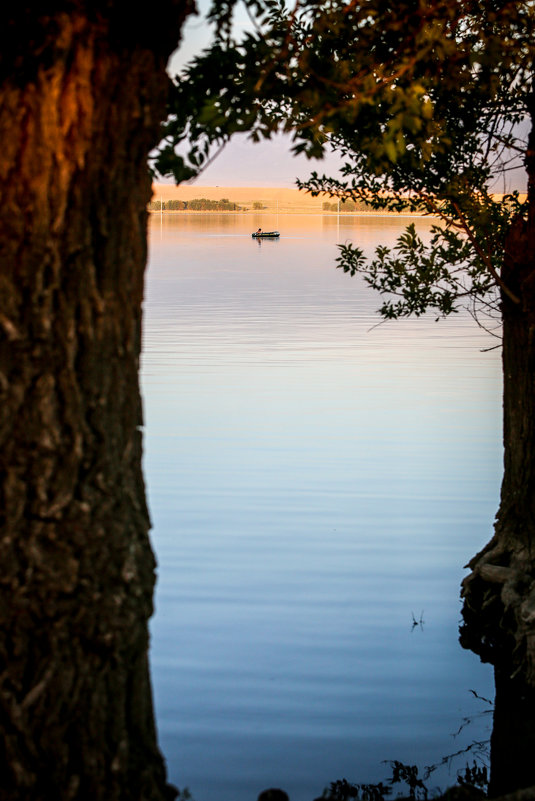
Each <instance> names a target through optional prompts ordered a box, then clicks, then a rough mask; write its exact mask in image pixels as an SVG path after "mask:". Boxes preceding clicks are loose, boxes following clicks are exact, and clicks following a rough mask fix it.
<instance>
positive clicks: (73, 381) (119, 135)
mask: <svg viewBox="0 0 535 801" xmlns="http://www.w3.org/2000/svg"><path fill="white" fill-rule="evenodd" d="M47 5H48V7H47V9H46V11H45V12H43V13H41V15H40V16H39V15H38V14H37V12H36V11H34V10H31V11H30V10H28V9H26V8H25V7H23V6H17V4H8V5H6V6H5V7H4V9H3V11H2V12H0V16H1V18H2V19H1V25H0V28H1V31H2V33H1V34H0V39H1V41H0V45H2V46H1V47H0V79H1V85H2V88H1V105H0V141H1V142H2V152H1V154H0V188H1V218H0V259H1V272H0V394H1V403H0V479H1V483H0V514H1V526H2V528H1V540H0V765H1V778H0V782H1V789H0V796H1V798H2V799H18V801H20V799H23V798H24V799H43V800H44V799H46V800H47V801H51V799H54V801H60V800H62V799H85V798H87V799H92V801H98V800H99V799H102V801H104V799H106V801H113V800H114V799H149V798H150V799H164V798H168V797H172V796H173V791H172V790H171V788H169V787H168V786H167V783H166V777H165V768H164V764H163V760H162V758H161V756H160V753H159V751H158V747H157V742H156V735H155V730H154V723H153V712H152V700H151V689H150V681H149V673H148V667H147V650H148V633H147V620H148V617H149V616H150V614H151V611H152V589H153V583H154V559H153V555H152V552H151V548H150V544H149V539H148V533H147V532H148V528H149V519H148V514H147V509H146V504H145V496H144V487H143V478H142V474H141V433H140V425H141V422H142V417H141V403H140V395H139V389H138V360H139V351H140V332H141V302H142V296H143V270H144V266H145V262H146V212H145V208H146V204H147V201H148V200H149V198H150V181H149V177H148V174H147V168H146V161H147V154H148V152H149V150H150V148H151V147H152V146H153V145H154V143H155V142H156V141H157V138H158V127H159V120H160V119H161V118H162V116H163V115H164V113H165V97H166V89H167V78H166V74H165V65H166V61H167V58H168V55H169V54H170V52H171V51H172V49H173V48H174V46H175V44H176V41H177V39H178V35H179V32H180V27H181V24H182V21H183V19H184V17H185V15H186V13H187V11H188V5H189V4H188V2H187V0H176V1H175V0H164V1H163V2H161V3H159V5H158V20H157V25H156V24H155V23H152V22H151V20H150V19H148V13H147V12H146V10H145V11H143V12H142V10H141V9H140V7H139V6H137V7H136V6H135V5H134V6H131V5H129V6H127V5H126V4H125V3H117V2H110V3H108V4H107V3H104V2H96V3H87V4H85V3H83V2H72V3H59V2H56V3H48V4H47ZM12 6H16V7H15V8H12ZM39 8H41V6H39Z"/></svg>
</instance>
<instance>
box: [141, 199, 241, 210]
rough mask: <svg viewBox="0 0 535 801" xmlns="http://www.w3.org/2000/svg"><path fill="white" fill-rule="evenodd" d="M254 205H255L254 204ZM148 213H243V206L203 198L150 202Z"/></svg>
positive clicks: (222, 200)
mask: <svg viewBox="0 0 535 801" xmlns="http://www.w3.org/2000/svg"><path fill="white" fill-rule="evenodd" d="M255 205H256V204H255ZM148 208H149V211H243V210H244V209H243V206H239V205H238V204H237V203H233V202H232V201H230V200H229V199H228V198H226V197H224V198H221V200H208V198H205V197H199V198H194V199H193V200H151V202H150V203H149V207H148Z"/></svg>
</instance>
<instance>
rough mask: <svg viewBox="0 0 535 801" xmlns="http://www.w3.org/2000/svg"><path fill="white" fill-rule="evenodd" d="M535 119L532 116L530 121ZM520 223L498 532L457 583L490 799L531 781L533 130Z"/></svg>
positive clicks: (508, 323) (507, 327)
mask: <svg viewBox="0 0 535 801" xmlns="http://www.w3.org/2000/svg"><path fill="white" fill-rule="evenodd" d="M533 117H535V114H534V115H533ZM527 167H528V176H529V189H528V203H529V213H528V217H527V219H524V220H522V219H518V220H517V221H516V222H514V223H513V225H512V227H511V230H510V231H509V234H508V237H507V243H506V251H505V261H504V267H503V270H502V278H503V281H504V283H505V285H506V286H507V287H508V288H509V289H510V290H512V292H513V293H514V295H515V296H516V297H517V298H519V299H520V302H519V303H515V302H514V301H512V300H511V299H510V298H509V297H507V296H506V295H505V294H503V295H502V314H503V380H504V477H503V483H502V490H501V500H500V508H499V511H498V515H497V518H496V525H495V533H494V537H493V539H492V540H491V542H490V543H489V544H488V545H487V546H486V548H485V549H484V550H483V551H482V552H481V553H479V554H477V556H475V557H474V558H473V559H472V561H471V562H470V563H469V567H470V568H471V569H472V572H471V574H470V575H469V576H468V577H467V578H466V579H465V580H464V582H463V590H462V595H463V599H464V605H463V619H464V623H463V626H462V628H461V644H462V645H463V646H464V647H466V648H470V649H471V650H473V651H475V652H476V653H477V654H479V656H480V657H481V659H482V660H483V661H485V662H490V663H492V664H493V665H494V670H495V680H496V702H495V715H494V730H493V735H492V741H491V782H490V792H491V794H492V795H497V794H500V793H505V792H510V791H512V790H515V789H517V788H521V787H527V786H528V785H535V760H534V759H533V754H534V753H535V459H534V455H535V134H534V133H533V132H532V134H531V137H530V144H529V147H528V156H527Z"/></svg>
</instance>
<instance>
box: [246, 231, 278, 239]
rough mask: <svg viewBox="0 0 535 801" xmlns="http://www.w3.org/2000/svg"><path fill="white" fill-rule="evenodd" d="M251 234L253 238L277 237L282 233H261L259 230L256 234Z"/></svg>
mask: <svg viewBox="0 0 535 801" xmlns="http://www.w3.org/2000/svg"><path fill="white" fill-rule="evenodd" d="M251 236H252V237H253V239H276V238H277V237H278V236H280V234H279V232H278V231H262V233H261V234H259V233H258V232H257V233H255V234H251Z"/></svg>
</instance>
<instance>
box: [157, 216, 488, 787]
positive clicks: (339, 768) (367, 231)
mask: <svg viewBox="0 0 535 801" xmlns="http://www.w3.org/2000/svg"><path fill="white" fill-rule="evenodd" d="M416 224H417V228H418V230H419V232H420V233H421V235H423V236H426V235H428V229H429V225H428V222H427V221H425V220H419V221H417V223H416ZM258 227H262V228H263V229H265V230H271V229H277V230H280V231H281V239H280V240H275V241H269V240H265V241H263V242H262V243H261V245H260V246H259V244H258V242H257V241H255V240H252V239H251V233H252V231H254V230H256V229H257V228H258ZM400 228H401V223H400V221H399V219H397V218H387V217H385V218H372V217H359V218H347V217H340V218H339V219H338V218H336V217H322V216H317V217H314V216H312V215H311V216H299V215H293V216H288V217H284V218H283V217H282V215H279V216H278V217H276V215H261V214H258V215H243V216H240V215H225V214H197V215H183V216H182V215H180V216H179V215H176V216H174V217H170V216H169V217H163V219H162V220H160V219H159V218H158V219H154V220H153V224H152V228H151V251H150V253H151V255H150V267H149V271H148V281H147V295H146V303H145V340H144V355H143V371H142V380H143V391H144V398H145V414H146V440H145V447H146V458H145V471H146V475H147V480H148V489H149V498H150V505H151V511H152V517H153V522H154V534H153V536H154V542H155V547H156V551H157V555H158V561H159V585H158V592H157V615H156V618H155V620H154V623H153V649H152V664H153V675H154V684H155V691H156V704H157V715H158V721H159V730H160V737H161V742H162V747H163V750H164V753H165V755H166V757H167V759H168V763H169V771H170V777H171V780H172V781H174V782H175V783H176V784H178V785H179V786H180V787H182V786H184V785H188V786H189V787H190V789H191V790H192V792H193V794H194V796H195V799H196V801H228V799H230V798H232V799H234V800H235V801H242V799H243V801H245V799H251V798H256V796H257V795H258V792H259V790H261V789H262V788H263V787H269V786H282V787H284V788H285V789H286V790H287V791H288V793H289V795H290V797H291V799H292V801H304V799H307V800H308V801H309V799H311V798H314V797H316V796H317V795H318V794H319V793H320V792H321V790H322V789H323V787H324V786H326V785H328V783H329V782H330V781H332V780H333V779H336V778H341V777H342V776H345V777H347V778H350V779H351V778H353V779H355V780H359V781H377V780H380V779H382V778H384V775H385V770H384V766H382V765H381V760H384V759H390V758H392V759H399V760H402V761H406V762H409V763H414V762H418V763H419V764H420V765H426V764H430V763H433V762H436V761H437V760H438V759H440V757H441V756H442V755H444V754H445V753H449V752H452V751H455V750H459V748H460V747H462V744H463V743H466V742H468V741H470V739H471V738H472V737H475V738H478V737H479V738H480V739H483V737H485V736H488V731H486V729H485V724H484V723H481V724H480V723H475V724H474V726H475V727H476V728H475V729H474V728H472V729H471V730H470V729H469V730H463V732H462V733H461V734H460V735H459V738H458V739H457V740H455V741H454V740H453V739H452V737H451V734H452V733H453V732H456V731H457V730H458V728H459V725H460V722H461V720H462V718H463V716H465V715H469V714H471V713H477V712H479V711H480V703H479V702H478V700H477V699H476V698H474V697H473V696H471V695H470V693H469V690H470V689H475V690H477V691H478V692H479V694H481V695H484V696H488V695H491V694H492V686H491V685H492V677H491V675H490V672H489V670H488V668H485V667H484V666H481V665H480V663H479V661H478V659H477V658H476V657H475V656H473V655H471V654H469V653H466V652H463V651H461V649H460V648H459V646H458V644H457V626H458V619H459V610H460V606H459V600H458V591H459V584H460V580H461V578H462V575H463V571H462V565H463V564H465V563H466V562H467V560H468V559H469V558H470V557H471V556H472V554H473V553H475V552H476V551H477V550H478V549H479V548H480V547H481V546H482V545H483V544H484V543H485V542H486V541H487V540H488V536H489V529H490V526H491V521H492V520H493V517H494V512H495V509H496V506H497V498H498V489H499V480H500V471H501V446H500V427H501V412H500V399H501V386H500V366H499V354H498V352H494V353H486V354H482V353H481V352H480V348H481V347H485V346H488V344H489V343H488V340H487V339H486V337H485V336H484V335H483V333H482V332H481V331H479V330H478V329H477V328H475V327H474V325H473V323H472V321H471V319H470V318H469V317H468V316H464V315H460V316H458V317H457V318H456V319H453V320H450V321H447V322H445V323H440V324H439V325H437V324H435V323H434V322H433V321H432V320H431V319H430V320H419V321H412V320H410V321H402V322H398V323H395V324H389V325H382V326H379V327H374V326H375V324H376V323H377V319H376V317H375V316H374V310H375V309H376V308H377V306H378V305H379V302H378V298H377V297H376V296H375V295H373V294H372V293H370V292H369V291H368V290H367V289H366V287H365V286H364V285H363V284H362V283H361V282H359V281H358V280H357V279H349V278H348V277H347V276H345V275H343V274H342V273H341V272H340V271H336V270H335V269H334V268H333V262H334V259H335V258H336V255H337V252H336V248H335V243H336V242H337V241H344V240H345V239H351V240H352V241H354V242H355V243H356V244H358V245H359V246H360V247H362V248H363V249H364V250H365V251H368V252H371V250H372V249H373V248H374V247H375V246H376V245H377V244H393V243H394V241H395V238H396V236H397V235H398V234H399V232H400ZM422 612H423V617H424V619H425V626H423V627H419V626H418V627H416V628H414V627H413V625H412V621H413V616H415V617H416V618H419V616H420V614H421V613H422ZM477 726H479V728H477ZM452 778H454V777H452V776H449V777H448V776H447V775H446V776H445V775H440V776H439V775H436V781H437V783H439V784H443V785H445V784H447V783H450V782H451V780H452Z"/></svg>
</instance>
